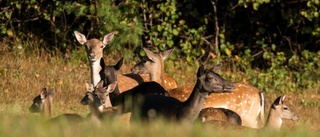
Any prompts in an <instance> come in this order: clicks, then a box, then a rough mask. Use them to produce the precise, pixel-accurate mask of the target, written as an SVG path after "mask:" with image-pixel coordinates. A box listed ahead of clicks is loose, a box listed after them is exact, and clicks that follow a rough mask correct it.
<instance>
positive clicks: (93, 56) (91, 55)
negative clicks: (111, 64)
mask: <svg viewBox="0 0 320 137" xmlns="http://www.w3.org/2000/svg"><path fill="white" fill-rule="evenodd" d="M88 57H89V58H90V59H93V58H95V57H96V55H95V54H90V55H89V56H88Z"/></svg>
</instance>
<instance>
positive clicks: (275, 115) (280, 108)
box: [265, 95, 299, 130]
mask: <svg viewBox="0 0 320 137" xmlns="http://www.w3.org/2000/svg"><path fill="white" fill-rule="evenodd" d="M285 97H286V95H281V96H279V97H278V98H276V99H275V100H274V102H273V103H272V105H271V107H270V111H269V115H268V117H267V120H266V122H265V123H266V125H265V128H269V129H274V130H280V128H281V125H282V121H283V120H293V121H297V120H299V116H298V115H297V114H296V113H295V112H294V111H292V110H291V109H290V108H289V107H288V105H287V104H286V103H285V101H284V99H285Z"/></svg>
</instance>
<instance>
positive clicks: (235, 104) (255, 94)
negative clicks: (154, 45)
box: [131, 48, 265, 128]
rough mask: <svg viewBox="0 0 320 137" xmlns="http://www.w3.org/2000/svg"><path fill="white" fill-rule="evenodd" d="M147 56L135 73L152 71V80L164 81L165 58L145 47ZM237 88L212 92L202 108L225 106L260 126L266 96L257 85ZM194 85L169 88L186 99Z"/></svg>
mask: <svg viewBox="0 0 320 137" xmlns="http://www.w3.org/2000/svg"><path fill="white" fill-rule="evenodd" d="M144 51H145V52H146V54H147V58H145V59H143V60H142V61H141V62H139V63H137V64H136V65H135V66H134V67H133V68H132V69H131V71H132V72H133V73H135V74H141V73H151V74H150V76H152V78H151V79H152V80H155V81H156V82H159V83H162V81H163V79H162V78H163V77H162V76H163V74H164V72H163V70H164V65H163V58H162V57H161V56H159V55H157V54H155V53H153V52H152V51H150V50H148V49H146V48H144ZM234 84H235V89H234V91H233V92H231V93H223V94H222V93H218V94H211V95H210V96H209V98H208V99H207V100H206V101H205V102H204V103H203V105H202V108H203V109H204V108H210V107H213V108H224V109H229V110H231V111H234V112H236V113H237V114H239V116H240V117H241V120H242V125H243V126H248V127H252V128H259V124H258V123H259V122H261V123H263V121H264V119H265V118H264V106H265V104H264V96H263V94H262V93H261V92H260V91H259V90H258V89H257V88H255V87H253V86H250V85H247V84H243V83H234ZM192 88H193V87H192V86H190V85H188V86H183V87H179V88H176V89H171V90H168V92H169V93H170V96H171V97H174V98H176V99H178V100H180V101H185V100H186V99H187V98H188V97H189V96H190V94H191V91H192Z"/></svg>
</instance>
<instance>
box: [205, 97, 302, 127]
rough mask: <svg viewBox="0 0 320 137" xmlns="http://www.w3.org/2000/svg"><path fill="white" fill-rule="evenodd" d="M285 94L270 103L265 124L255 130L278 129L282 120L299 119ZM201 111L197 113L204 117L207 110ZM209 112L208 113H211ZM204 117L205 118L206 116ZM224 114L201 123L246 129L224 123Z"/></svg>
mask: <svg viewBox="0 0 320 137" xmlns="http://www.w3.org/2000/svg"><path fill="white" fill-rule="evenodd" d="M285 97H286V95H281V96H279V97H277V98H276V99H275V100H274V102H273V103H272V104H271V107H270V110H269V114H268V117H267V119H266V122H265V124H264V125H263V127H262V128H260V129H257V130H262V129H271V130H276V131H279V130H280V129H281V126H282V122H283V120H293V121H297V120H299V117H298V115H297V114H296V113H295V112H294V111H292V110H291V109H290V108H289V107H288V105H287V104H286V103H285V101H284V99H285ZM203 110H204V111H203V113H202V114H201V112H200V114H199V117H200V118H202V117H206V116H207V115H208V113H207V112H208V111H209V110H205V109H203ZM216 110H218V109H212V110H210V111H211V112H212V111H216ZM211 112H209V113H211ZM207 117H213V116H212V115H209V116H207ZM207 117H206V118H207ZM226 121H227V120H226V116H225V115H222V116H221V117H219V119H218V118H217V117H216V118H210V119H206V121H203V123H206V124H213V125H215V126H216V127H232V128H238V129H248V128H244V127H243V126H236V125H234V124H233V125H230V124H228V123H226Z"/></svg>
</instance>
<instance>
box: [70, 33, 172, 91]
mask: <svg viewBox="0 0 320 137" xmlns="http://www.w3.org/2000/svg"><path fill="white" fill-rule="evenodd" d="M74 34H75V36H76V39H77V40H78V42H79V43H80V44H81V45H85V47H86V52H87V56H88V58H89V63H90V68H91V79H92V83H93V85H94V86H95V85H96V84H97V83H98V82H99V81H100V80H101V79H102V78H101V77H103V75H102V76H101V75H99V74H101V69H102V68H101V65H99V64H102V63H100V62H104V61H103V49H104V48H105V46H106V45H107V44H108V43H109V42H110V41H111V40H112V38H113V36H114V33H110V34H108V35H105V36H104V39H103V41H100V40H98V39H90V40H87V38H86V36H85V35H83V34H81V33H79V32H77V31H75V32H74ZM102 72H103V71H102ZM117 77H118V87H119V92H117V91H115V94H116V95H118V94H120V92H123V91H127V90H129V89H131V88H133V87H135V86H137V85H138V84H141V83H142V82H146V81H150V76H149V75H147V74H139V75H137V74H125V75H118V76H117ZM164 80H165V84H164V88H165V89H172V88H176V87H177V83H176V81H175V80H174V79H173V78H172V77H170V76H169V75H167V74H164Z"/></svg>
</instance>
